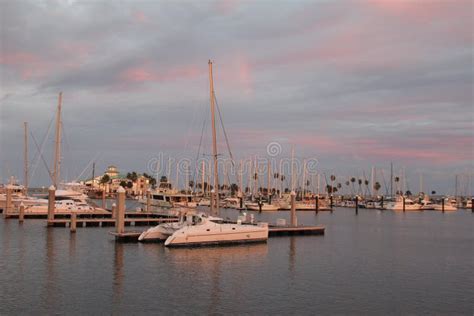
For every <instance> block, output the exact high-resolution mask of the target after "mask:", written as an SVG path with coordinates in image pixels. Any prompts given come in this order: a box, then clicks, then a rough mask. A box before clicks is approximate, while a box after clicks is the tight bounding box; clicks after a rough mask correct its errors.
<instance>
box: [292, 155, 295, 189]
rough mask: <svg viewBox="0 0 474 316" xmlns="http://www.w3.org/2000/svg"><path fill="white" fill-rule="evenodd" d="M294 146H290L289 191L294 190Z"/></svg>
mask: <svg viewBox="0 0 474 316" xmlns="http://www.w3.org/2000/svg"><path fill="white" fill-rule="evenodd" d="M294 164H295V147H294V146H292V147H291V192H293V191H295V170H294V169H295V166H294Z"/></svg>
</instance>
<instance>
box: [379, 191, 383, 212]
mask: <svg viewBox="0 0 474 316" xmlns="http://www.w3.org/2000/svg"><path fill="white" fill-rule="evenodd" d="M380 209H381V210H382V211H383V195H382V199H381V200H380Z"/></svg>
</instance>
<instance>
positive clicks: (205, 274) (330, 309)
mask: <svg viewBox="0 0 474 316" xmlns="http://www.w3.org/2000/svg"><path fill="white" fill-rule="evenodd" d="M225 213H226V215H229V216H231V215H232V217H234V218H235V217H236V214H237V212H236V211H226V212H225ZM288 215H289V214H288V212H281V213H278V215H275V214H263V215H262V217H263V218H267V219H272V221H274V220H275V219H276V218H277V217H278V218H285V217H286V218H288ZM256 216H257V217H258V214H257V215H256ZM298 219H299V222H300V223H305V224H316V223H317V224H324V225H326V235H325V236H314V237H313V236H304V237H291V238H290V237H278V238H271V239H270V240H269V241H268V243H267V244H258V245H247V246H246V245H243V246H233V247H213V248H194V249H165V248H164V247H163V246H162V245H159V244H117V243H115V242H114V240H113V237H112V236H109V235H108V231H109V230H110V229H112V228H83V229H82V228H79V229H78V231H77V233H76V234H70V233H69V230H68V229H65V228H50V229H47V228H45V223H44V221H42V220H27V221H26V222H25V223H24V224H23V225H19V224H18V221H17V220H4V219H3V218H1V219H0V256H1V257H0V314H1V315H5V314H7V315H9V314H33V313H34V314H64V313H67V314H84V313H85V312H88V313H90V314H145V313H155V314H156V313H167V314H226V313H227V314H228V313H232V314H236V313H246V314H262V313H263V314H270V313H272V314H298V315H302V314H315V313H318V314H341V313H344V314H348V313H350V314H407V313H411V314H449V315H452V314H465V315H472V314H473V312H474V301H473V299H472V298H473V297H474V272H473V271H474V247H473V246H474V231H473V226H474V225H473V223H474V214H471V212H469V211H464V210H463V211H458V212H454V213H445V214H442V213H440V212H424V213H418V212H416V213H394V212H390V211H385V212H380V211H374V210H361V211H360V212H359V215H358V216H355V215H354V211H353V210H349V209H336V211H335V212H334V213H332V214H331V213H329V212H324V213H320V214H319V215H317V216H315V215H314V213H312V212H303V213H299V214H298Z"/></svg>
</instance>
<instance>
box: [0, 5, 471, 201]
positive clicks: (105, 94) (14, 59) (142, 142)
mask: <svg viewBox="0 0 474 316" xmlns="http://www.w3.org/2000/svg"><path fill="white" fill-rule="evenodd" d="M0 14H1V22H0V27H1V38H0V40H1V41H0V44H1V50H0V54H1V55H0V69H1V87H0V88H1V94H0V100H1V101H0V102H1V113H0V115H1V116H0V118H1V119H0V124H1V129H0V133H1V134H0V136H1V137H0V138H1V145H0V146H1V147H0V152H1V155H0V159H1V160H0V167H1V170H0V171H1V179H2V181H5V179H6V178H8V176H9V175H11V174H15V175H18V176H20V175H21V173H22V163H23V162H22V146H23V143H22V139H23V122H24V121H27V122H29V125H30V128H31V131H32V133H33V134H34V136H35V139H36V141H37V142H38V146H41V143H42V141H43V139H44V137H45V135H46V133H47V130H48V126H49V124H50V121H51V119H52V118H53V116H54V111H55V107H56V104H57V98H58V93H59V91H63V93H64V96H63V118H64V133H65V137H64V138H63V149H64V150H63V160H64V165H63V170H64V171H63V176H64V177H65V178H68V179H73V178H75V177H77V176H78V175H79V174H80V173H81V171H83V170H84V169H85V168H86V166H87V164H88V163H89V162H90V161H91V160H94V159H95V160H96V161H97V166H98V170H99V171H102V170H103V169H104V168H105V167H106V166H107V165H109V164H116V165H117V166H119V168H120V169H121V170H123V171H127V170H137V171H146V168H147V162H148V161H149V160H150V159H151V158H152V157H155V156H156V155H158V154H159V153H160V152H163V153H165V155H188V156H190V157H195V156H196V154H197V148H198V143H199V140H200V135H201V129H202V126H203V121H204V118H205V117H208V116H209V112H208V111H209V110H208V107H209V105H208V104H209V84H208V63H207V61H208V59H212V60H213V61H214V80H215V89H216V95H217V99H218V102H219V105H220V108H221V110H222V115H223V119H224V123H225V127H226V130H227V133H228V136H229V141H230V145H231V148H232V151H233V153H234V156H236V158H245V157H249V156H250V155H254V154H259V155H261V156H262V157H265V156H266V155H267V152H266V151H267V145H268V144H269V143H271V142H278V143H279V144H280V145H281V148H282V151H283V152H282V156H284V155H289V152H290V148H291V146H294V148H295V151H296V156H297V157H298V158H311V157H316V158H317V159H318V161H319V166H318V167H319V168H320V170H321V172H326V173H327V174H329V173H331V174H336V175H338V177H341V178H343V177H345V178H347V177H348V176H349V175H356V176H358V175H361V174H362V173H363V170H365V172H370V168H371V167H372V166H376V167H378V168H384V169H385V172H387V171H388V168H389V165H390V161H393V163H394V164H395V170H396V171H397V172H399V170H401V168H405V170H406V174H407V175H409V177H408V179H409V183H410V184H411V187H412V188H413V189H414V190H417V188H418V178H419V174H423V175H424V179H425V183H426V184H425V185H426V187H428V188H429V189H430V190H431V189H435V190H445V191H447V192H449V191H450V190H451V191H452V190H453V187H454V174H456V173H458V174H466V173H469V172H470V173H472V172H473V168H474V165H473V160H474V159H473V158H474V148H473V146H474V145H473V142H474V123H473V121H474V117H473V115H474V109H473V22H472V21H473V2H472V1H470V0H467V1H463V0H360V1H359V0H347V1H346V0H337V1H325V0H317V1H302V0H297V1H289V0H280V1H265V0H262V1H250V0H242V1H238V0H223V1H98V0H97V1H73V0H70V1H59V0H57V1H27V0H15V1H13V0H4V1H1V3H0ZM208 129H209V124H208V123H207V125H206V131H207V130H208ZM208 134H209V132H206V135H208ZM208 140H209V137H208V136H205V137H204V143H205V145H206V146H205V148H208V143H209V141H208ZM220 144H221V145H223V143H222V141H221V142H220ZM52 146H53V135H52V132H51V133H50V135H49V137H48V138H46V141H45V145H44V147H45V150H44V155H45V156H44V158H45V160H46V161H47V162H48V163H50V161H51V160H52V159H51V158H52ZM220 148H225V146H220ZM222 152H224V150H222ZM30 156H31V157H30V159H31V160H33V158H34V157H35V156H37V153H36V148H35V145H34V143H33V140H32V139H30ZM35 161H36V163H32V164H33V165H34V166H36V168H35V173H34V175H33V176H32V182H33V184H36V185H42V184H45V185H48V184H49V181H48V177H47V173H46V171H45V168H44V166H43V162H42V161H41V159H36V160H35ZM86 172H87V173H89V172H90V171H86ZM20 177H21V176H20ZM473 186H474V185H473ZM426 190H428V189H426Z"/></svg>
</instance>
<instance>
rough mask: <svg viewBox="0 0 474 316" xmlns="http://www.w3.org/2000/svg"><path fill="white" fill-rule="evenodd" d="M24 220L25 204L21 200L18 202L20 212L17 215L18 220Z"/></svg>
mask: <svg viewBox="0 0 474 316" xmlns="http://www.w3.org/2000/svg"><path fill="white" fill-rule="evenodd" d="M24 220H25V205H24V204H23V202H21V203H20V214H19V215H18V222H20V223H23V221H24Z"/></svg>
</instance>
